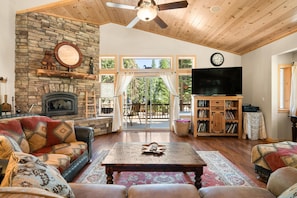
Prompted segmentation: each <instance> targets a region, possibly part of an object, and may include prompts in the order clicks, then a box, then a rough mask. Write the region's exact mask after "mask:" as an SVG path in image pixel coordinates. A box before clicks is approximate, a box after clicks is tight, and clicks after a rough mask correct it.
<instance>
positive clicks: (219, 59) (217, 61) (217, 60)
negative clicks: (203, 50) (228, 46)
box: [210, 52, 224, 67]
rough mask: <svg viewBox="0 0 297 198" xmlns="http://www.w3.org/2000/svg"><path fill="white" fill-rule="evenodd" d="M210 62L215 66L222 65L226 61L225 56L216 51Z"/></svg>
mask: <svg viewBox="0 0 297 198" xmlns="http://www.w3.org/2000/svg"><path fill="white" fill-rule="evenodd" d="M210 62H211V64H212V65H213V66H216V67H218V66H221V65H222V64H223V63H224V56H223V54H221V53H219V52H215V53H213V54H212V55H211V57H210Z"/></svg>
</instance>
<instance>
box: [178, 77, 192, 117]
mask: <svg viewBox="0 0 297 198" xmlns="http://www.w3.org/2000/svg"><path fill="white" fill-rule="evenodd" d="M178 84H179V86H178V88H179V101H180V109H179V110H180V112H191V94H192V76H191V75H179V76H178Z"/></svg>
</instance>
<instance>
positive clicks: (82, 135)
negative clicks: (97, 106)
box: [74, 126, 94, 161]
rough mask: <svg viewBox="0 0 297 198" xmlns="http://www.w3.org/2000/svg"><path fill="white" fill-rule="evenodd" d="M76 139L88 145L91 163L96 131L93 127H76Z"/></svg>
mask: <svg viewBox="0 0 297 198" xmlns="http://www.w3.org/2000/svg"><path fill="white" fill-rule="evenodd" d="M74 130H75V135H76V139H77V140H78V141H83V142H86V143H87V144H88V154H89V161H91V159H92V142H93V141H94V129H93V128H92V127H85V126H74Z"/></svg>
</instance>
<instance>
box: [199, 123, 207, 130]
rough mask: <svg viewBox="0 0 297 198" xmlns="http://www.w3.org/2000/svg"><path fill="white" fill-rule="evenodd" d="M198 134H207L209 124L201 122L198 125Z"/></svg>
mask: <svg viewBox="0 0 297 198" xmlns="http://www.w3.org/2000/svg"><path fill="white" fill-rule="evenodd" d="M198 132H207V123H205V122H200V123H199V124H198Z"/></svg>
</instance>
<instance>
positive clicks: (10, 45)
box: [0, 0, 15, 103]
mask: <svg viewBox="0 0 297 198" xmlns="http://www.w3.org/2000/svg"><path fill="white" fill-rule="evenodd" d="M14 13H15V9H14V1H9V0H5V1H3V0H2V1H1V2H0V24H1V30H2V31H1V36H0V43H1V45H0V77H5V78H7V80H8V81H7V83H0V88H1V93H0V95H1V100H0V101H2V102H3V100H4V97H3V95H4V94H7V95H8V102H9V103H11V98H12V96H14V81H15V79H14V78H15V75H14V68H15V64H14V63H15V62H14V60H15V58H14V57H15V53H14V50H15V31H14V29H15V17H14V16H15V14H14Z"/></svg>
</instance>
